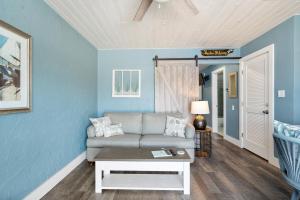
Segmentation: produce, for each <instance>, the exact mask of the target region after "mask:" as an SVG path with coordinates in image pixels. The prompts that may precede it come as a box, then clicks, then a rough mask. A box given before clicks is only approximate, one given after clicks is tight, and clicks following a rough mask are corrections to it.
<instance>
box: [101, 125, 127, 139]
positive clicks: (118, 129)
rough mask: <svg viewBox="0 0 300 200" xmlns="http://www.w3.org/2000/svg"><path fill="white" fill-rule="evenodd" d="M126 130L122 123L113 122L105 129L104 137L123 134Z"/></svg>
mask: <svg viewBox="0 0 300 200" xmlns="http://www.w3.org/2000/svg"><path fill="white" fill-rule="evenodd" d="M123 134H124V132H123V130H122V124H121V123H118V124H112V125H110V126H106V127H105V130H104V137H111V136H115V135H123Z"/></svg>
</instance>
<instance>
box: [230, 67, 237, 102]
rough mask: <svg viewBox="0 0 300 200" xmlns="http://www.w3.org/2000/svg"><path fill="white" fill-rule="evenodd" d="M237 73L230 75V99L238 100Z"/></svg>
mask: <svg viewBox="0 0 300 200" xmlns="http://www.w3.org/2000/svg"><path fill="white" fill-rule="evenodd" d="M237 96H238V95H237V72H230V73H228V97H229V98H237Z"/></svg>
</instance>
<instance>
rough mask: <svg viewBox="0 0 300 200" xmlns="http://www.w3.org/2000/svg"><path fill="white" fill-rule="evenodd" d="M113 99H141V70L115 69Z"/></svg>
mask: <svg viewBox="0 0 300 200" xmlns="http://www.w3.org/2000/svg"><path fill="white" fill-rule="evenodd" d="M112 97H141V70H138V69H114V70H113V74H112Z"/></svg>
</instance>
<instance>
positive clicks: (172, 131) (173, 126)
mask: <svg viewBox="0 0 300 200" xmlns="http://www.w3.org/2000/svg"><path fill="white" fill-rule="evenodd" d="M186 122H187V120H186V119H182V118H176V117H171V116H167V123H166V131H165V134H164V135H166V136H175V137H183V138H185V135H184V132H185V126H186Z"/></svg>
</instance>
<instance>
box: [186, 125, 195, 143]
mask: <svg viewBox="0 0 300 200" xmlns="http://www.w3.org/2000/svg"><path fill="white" fill-rule="evenodd" d="M194 136H195V127H194V126H193V125H192V124H190V123H188V124H187V125H186V127H185V138H188V139H194Z"/></svg>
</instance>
